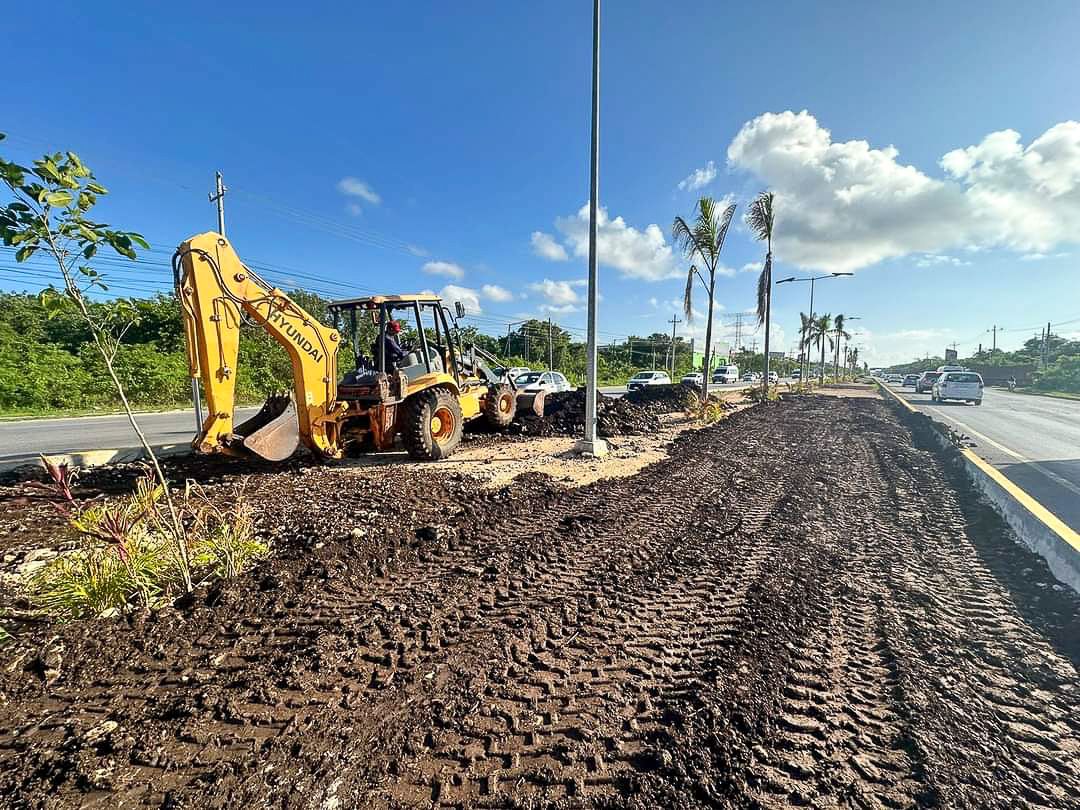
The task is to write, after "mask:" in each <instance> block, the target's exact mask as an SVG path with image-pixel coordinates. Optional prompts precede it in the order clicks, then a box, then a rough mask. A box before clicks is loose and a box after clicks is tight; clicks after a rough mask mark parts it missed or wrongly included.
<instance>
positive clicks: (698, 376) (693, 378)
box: [679, 371, 705, 388]
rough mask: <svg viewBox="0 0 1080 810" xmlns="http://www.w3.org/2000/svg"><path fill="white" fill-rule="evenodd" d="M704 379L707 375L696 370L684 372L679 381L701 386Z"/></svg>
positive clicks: (696, 386) (697, 386)
mask: <svg viewBox="0 0 1080 810" xmlns="http://www.w3.org/2000/svg"><path fill="white" fill-rule="evenodd" d="M704 379H705V377H704V376H703V375H702V373H701V372H700V371H696V372H691V373H689V374H683V376H682V379H681V380H679V382H681V383H684V384H686V385H692V386H694V387H695V388H701V381H702V380H704Z"/></svg>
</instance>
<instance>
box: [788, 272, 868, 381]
mask: <svg viewBox="0 0 1080 810" xmlns="http://www.w3.org/2000/svg"><path fill="white" fill-rule="evenodd" d="M853 275H855V274H854V273H826V274H825V275H823V276H810V277H808V278H799V277H798V276H791V277H790V278H782V279H780V280H779V281H778V282H776V283H777V284H787V283H788V282H791V281H809V282H810V312H809V313H807V314H808V316H809V317H810V319H811V320H813V317H814V282H815V281H821V280H822V279H825V278H840V277H841V276H853ZM800 352H801V354H803V355H805V357H806V371H803V366H802V363H800V364H799V382H800V383H804V382H806V378H807V377H809V376H810V353H809V352H808V351H807V350H806V327H805V326H804V327H803V328H802V343H801V344H800Z"/></svg>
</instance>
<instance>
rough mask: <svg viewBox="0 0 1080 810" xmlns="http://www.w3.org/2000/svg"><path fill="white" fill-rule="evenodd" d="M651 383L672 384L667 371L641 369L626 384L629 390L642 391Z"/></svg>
mask: <svg viewBox="0 0 1080 810" xmlns="http://www.w3.org/2000/svg"><path fill="white" fill-rule="evenodd" d="M649 385H671V377H669V376H668V374H667V372H666V371H639V372H638V373H637V374H635V375H634V376H633V377H631V378H630V382H628V383H627V384H626V390H627V391H640V390H641V389H642V388H645V387H646V386H649Z"/></svg>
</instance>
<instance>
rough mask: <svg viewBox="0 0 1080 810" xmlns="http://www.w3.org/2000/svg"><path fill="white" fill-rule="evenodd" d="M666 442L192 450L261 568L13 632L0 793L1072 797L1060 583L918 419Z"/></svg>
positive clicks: (767, 802) (526, 800)
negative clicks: (262, 552)
mask: <svg viewBox="0 0 1080 810" xmlns="http://www.w3.org/2000/svg"><path fill="white" fill-rule="evenodd" d="M671 441H672V448H671V451H670V456H669V457H668V458H665V459H663V460H660V461H658V462H656V463H654V464H652V465H649V466H647V467H645V468H643V469H641V470H640V471H638V472H636V473H634V474H632V475H629V476H624V477H620V478H611V479H605V480H600V481H596V482H593V483H590V484H588V485H586V486H580V487H569V488H568V487H566V486H563V485H560V484H559V483H558V482H556V481H553V480H552V479H551V478H549V477H546V476H544V475H542V474H538V473H536V472H527V473H525V474H524V475H522V476H520V477H519V478H517V479H516V480H515V481H514V482H513V484H512V485H508V486H503V487H489V486H485V485H484V483H483V482H481V481H477V480H475V479H472V478H470V477H469V476H467V475H462V474H454V473H447V472H446V471H441V472H439V473H438V474H434V473H433V472H432V471H431V469H429V468H425V467H421V466H414V467H408V468H396V469H393V470H392V471H388V470H387V469H386V468H367V469H353V470H342V469H334V468H326V467H321V468H315V467H305V466H303V465H293V466H290V467H287V468H286V469H283V470H276V471H269V470H267V471H259V472H250V473H248V474H246V475H239V474H236V473H229V472H228V468H227V467H225V466H224V465H221V466H213V467H207V468H206V471H205V472H204V473H203V476H204V479H205V483H206V486H208V487H210V488H211V489H212V490H213V491H221V492H227V491H231V490H232V489H233V488H235V487H238V486H240V485H241V484H243V485H244V486H246V488H247V489H248V491H249V493H250V494H251V496H252V497H254V498H258V499H259V503H260V510H259V517H258V525H259V527H260V532H262V533H264V535H265V536H266V537H267V538H268V539H270V540H271V541H272V542H273V544H274V547H275V556H274V557H273V558H272V559H271V560H269V561H268V562H267V563H266V564H265V565H264V566H262V567H261V568H260V569H259V570H258V571H255V572H253V573H252V574H250V575H247V576H245V577H243V578H241V579H240V580H237V581H235V582H232V583H230V584H228V585H227V586H225V587H224V588H216V589H213V590H211V591H200V592H199V593H198V594H197V595H196V596H197V598H196V599H194V600H192V602H191V603H190V604H188V605H187V606H186V607H184V608H181V609H171V608H170V609H163V610H160V611H157V612H153V613H150V614H148V615H142V614H139V613H136V614H134V615H132V616H131V617H128V618H124V619H118V620H112V621H104V622H96V623H92V622H84V623H79V624H73V625H69V626H67V627H62V628H57V627H49V626H43V627H37V628H31V629H28V630H26V631H25V632H24V633H22V634H21V635H19V636H18V637H17V638H16V639H15V640H14V642H13V644H12V645H9V646H8V647H6V648H4V649H5V654H6V655H7V656H8V657H9V660H10V661H11V662H12V663H11V664H8V665H6V666H5V667H3V668H0V697H2V700H0V800H2V801H0V803H4V804H7V805H14V806H37V805H42V804H44V803H45V802H46V797H47V801H48V802H49V803H50V806H54V807H62V808H63V807H75V806H80V805H84V804H86V803H88V802H91V801H93V802H97V803H99V804H101V805H103V806H107V805H112V806H116V805H120V804H135V803H141V804H144V805H149V806H169V807H207V808H217V807H221V808H224V807H232V806H238V805H244V804H246V805H250V806H257V807H295V806H311V807H335V806H339V807H353V806H355V807H366V808H404V807H432V806H436V807H507V806H518V807H537V808H539V807H571V806H578V807H597V808H599V807H604V808H620V807H625V808H631V807H633V808H645V807H683V808H698V807H715V806H761V807H781V806H789V805H791V804H810V805H816V806H838V805H842V804H848V805H853V806H884V805H887V806H919V805H923V806H925V805H929V804H943V805H948V806H967V807H991V806H1020V805H1030V804H1036V805H1043V806H1048V807H1051V806H1069V805H1071V804H1075V802H1076V800H1077V799H1080V773H1078V771H1077V762H1078V761H1080V758H1078V754H1080V722H1077V721H1076V717H1075V712H1074V711H1073V707H1074V706H1075V705H1076V702H1077V698H1078V697H1080V685H1078V679H1077V674H1076V668H1075V666H1076V662H1077V661H1080V642H1078V639H1080V625H1078V619H1077V615H1078V610H1080V600H1078V599H1077V598H1076V597H1075V595H1073V594H1071V593H1070V592H1068V591H1058V590H1055V589H1054V588H1053V587H1051V586H1049V585H1048V584H1047V580H1048V579H1049V574H1048V572H1047V571H1046V568H1045V565H1044V564H1042V561H1041V560H1040V559H1039V558H1038V557H1035V556H1034V555H1032V554H1030V553H1029V552H1027V551H1026V550H1025V549H1023V548H1022V547H1020V546H1019V545H1017V544H1016V543H1015V542H1014V538H1013V536H1012V534H1011V532H1009V530H1008V528H1007V527H1005V526H1004V524H1003V523H1002V522H1001V521H1000V519H998V518H997V516H996V515H995V514H994V513H993V512H992V511H990V510H989V509H987V508H986V507H984V506H983V505H982V504H981V503H980V502H979V501H978V500H977V499H976V498H975V497H974V496H973V495H971V494H970V492H969V491H968V490H970V487H968V488H967V489H964V490H961V489H957V488H956V487H955V486H954V485H953V483H952V482H951V481H950V479H949V478H948V477H947V476H946V473H945V469H946V468H945V467H944V465H940V464H937V463H934V461H935V459H936V458H937V457H938V456H939V455H940V452H941V451H940V450H938V449H936V448H931V447H930V446H929V445H928V444H927V439H926V437H924V436H922V435H921V434H913V432H912V429H911V428H909V427H907V426H905V425H904V424H901V423H900V422H899V421H898V420H897V418H896V417H895V416H894V415H893V414H892V412H891V411H890V410H889V409H888V408H887V407H886V406H885V405H884V403H882V402H880V401H877V400H869V399H860V398H834V397H820V396H808V397H795V398H791V399H789V400H787V401H784V402H781V403H778V404H775V405H770V406H769V407H768V408H750V409H746V410H744V411H741V412H739V413H736V414H734V415H732V416H731V417H729V418H728V419H726V420H724V421H722V422H720V423H719V424H718V425H716V426H714V427H709V428H705V429H702V430H696V431H686V432H684V433H682V434H681V435H678V436H676V437H674V438H673V439H672V440H671ZM179 463H185V462H182V461H181V462H179ZM188 472H194V471H193V470H188ZM98 475H99V476H100V475H102V474H100V473H99V474H98ZM101 482H102V483H104V482H105V479H101ZM117 486H118V484H117ZM1051 581H1052V580H1051ZM45 658H47V659H48V661H49V662H50V665H51V666H57V667H58V669H59V674H58V676H57V677H56V679H55V680H54V681H51V682H50V683H49V684H46V683H45V682H44V680H43V678H42V677H41V675H40V674H39V667H40V662H41V661H42V660H44V659H45ZM20 661H21V662H22V663H19V662H20ZM57 662H59V663H57Z"/></svg>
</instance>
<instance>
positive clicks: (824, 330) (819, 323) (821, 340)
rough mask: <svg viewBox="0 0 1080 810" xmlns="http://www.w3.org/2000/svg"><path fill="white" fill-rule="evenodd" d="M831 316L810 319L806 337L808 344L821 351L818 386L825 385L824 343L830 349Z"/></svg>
mask: <svg viewBox="0 0 1080 810" xmlns="http://www.w3.org/2000/svg"><path fill="white" fill-rule="evenodd" d="M831 332H832V315H828V314H826V315H822V316H820V317H818V318H812V319H811V321H810V333H809V335H808V337H809V339H810V341H809V342H810V343H816V344H817V345H818V347H819V348H820V349H821V367H820V368H819V369H818V373H819V374H820V375H821V376H820V379H819V384H820V385H824V384H825V343H826V341H827V342H828V343H829V348H830V349H831V348H832V342H833V341H832V334H831Z"/></svg>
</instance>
